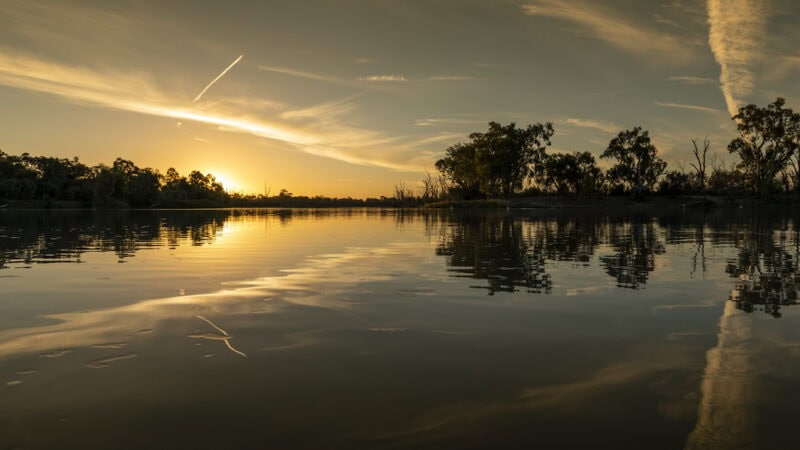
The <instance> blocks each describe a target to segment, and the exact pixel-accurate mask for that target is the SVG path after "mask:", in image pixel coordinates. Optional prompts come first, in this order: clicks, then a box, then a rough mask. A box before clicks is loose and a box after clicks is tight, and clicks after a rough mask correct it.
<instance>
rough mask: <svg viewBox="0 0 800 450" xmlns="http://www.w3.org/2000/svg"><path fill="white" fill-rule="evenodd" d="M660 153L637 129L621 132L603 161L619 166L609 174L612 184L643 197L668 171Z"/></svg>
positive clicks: (602, 156)
mask: <svg viewBox="0 0 800 450" xmlns="http://www.w3.org/2000/svg"><path fill="white" fill-rule="evenodd" d="M657 153H658V151H657V150H656V147H655V146H654V145H653V144H651V143H650V134H649V132H648V131H647V130H642V128H641V127H634V128H633V129H632V130H625V131H621V132H620V133H619V134H618V135H617V137H615V138H614V139H612V140H611V142H609V144H608V148H606V149H605V151H603V154H602V155H600V157H601V158H603V159H614V160H616V165H614V166H613V167H612V168H611V169H609V171H608V177H609V180H610V181H611V182H612V183H614V182H618V183H621V184H623V185H624V186H626V187H627V188H628V190H630V191H633V193H634V194H635V195H636V196H637V197H641V196H642V195H644V194H645V193H646V192H649V191H650V190H651V189H652V188H653V186H654V185H655V184H656V181H658V177H659V176H661V174H662V173H664V170H665V169H666V167H667V163H666V162H664V161H663V160H661V158H659V157H658V156H657Z"/></svg>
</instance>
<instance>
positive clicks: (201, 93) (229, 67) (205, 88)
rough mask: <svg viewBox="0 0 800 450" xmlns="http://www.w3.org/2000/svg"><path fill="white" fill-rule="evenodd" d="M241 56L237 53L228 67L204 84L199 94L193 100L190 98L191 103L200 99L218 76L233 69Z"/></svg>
mask: <svg viewBox="0 0 800 450" xmlns="http://www.w3.org/2000/svg"><path fill="white" fill-rule="evenodd" d="M242 58H244V55H243V54H242V55H239V57H238V58H236V60H235V61H233V62H232V63H231V64H230V65H229V66H228V67H226V68H225V70H223V71H222V72H221V73H220V74H219V75H217V77H216V78H214V79H213V80H211V83H208V84H207V85H206V87H204V88H203V90H202V91H200V93H199V94H197V97H195V98H194V100H192V103H194V102H196V101H198V100H200V99H201V98H202V97H203V94H205V93H206V91H207V90H209V89H211V86H213V85H214V83H216V82H217V81H219V79H220V78H222V77H223V76H225V74H226V73H228V71H229V70H231V69H233V66H235V65H236V64H238V63H239V61H241V60H242Z"/></svg>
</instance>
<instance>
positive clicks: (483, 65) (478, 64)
mask: <svg viewBox="0 0 800 450" xmlns="http://www.w3.org/2000/svg"><path fill="white" fill-rule="evenodd" d="M472 65H473V66H475V67H480V68H482V69H507V68H508V66H507V65H505V64H490V63H481V62H474V63H472Z"/></svg>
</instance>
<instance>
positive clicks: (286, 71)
mask: <svg viewBox="0 0 800 450" xmlns="http://www.w3.org/2000/svg"><path fill="white" fill-rule="evenodd" d="M258 68H259V69H260V70H263V71H265V72H273V73H280V74H283V75H289V76H292V77H298V78H305V79H307V80H315V81H323V82H325V83H331V84H338V85H342V86H356V85H357V84H356V83H354V82H352V81H350V80H345V79H342V78H336V77H332V76H329V75H323V74H319V73H314V72H307V71H304V70H297V69H290V68H288V67H275V66H258Z"/></svg>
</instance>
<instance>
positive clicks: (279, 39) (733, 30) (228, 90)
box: [0, 0, 800, 197]
mask: <svg viewBox="0 0 800 450" xmlns="http://www.w3.org/2000/svg"><path fill="white" fill-rule="evenodd" d="M179 3H180V2H179ZM450 3H453V4H452V5H450ZM617 3H620V2H615V1H608V2H586V1H584V0H574V1H570V2H555V1H550V0H536V1H530V2H526V3H515V2H499V3H498V2H488V1H486V2H484V1H479V2H469V3H467V4H463V3H460V2H457V1H456V0H448V1H446V2H444V3H443V4H441V5H436V6H434V5H428V4H424V3H420V4H418V5H416V6H412V5H411V4H409V5H406V6H401V5H400V4H396V5H393V6H387V5H384V6H380V5H379V4H377V3H375V4H373V3H369V2H367V3H364V2H356V1H344V2H337V6H336V8H330V5H327V4H325V3H324V2H322V3H320V4H319V5H317V7H314V6H312V5H309V10H310V11H313V12H312V13H310V14H309V13H303V14H300V13H299V12H298V11H296V10H295V9H293V8H292V7H290V6H288V5H289V3H284V4H280V3H278V4H270V5H269V6H267V5H255V4H251V5H248V6H247V7H244V8H239V9H237V10H224V11H223V10H219V8H218V7H216V6H215V5H214V3H213V2H200V3H196V2H186V3H185V7H183V8H181V7H178V4H176V3H173V7H174V8H173V7H169V8H167V7H164V6H163V5H161V4H159V3H152V2H151V3H147V2H142V3H137V4H127V5H122V4H113V5H111V4H108V5H106V4H103V5H99V4H98V5H95V4H90V3H88V2H87V3H82V2H78V3H74V4H69V5H67V4H66V3H61V2H36V1H28V2H17V1H11V2H7V3H6V4H4V15H3V18H2V19H0V25H1V26H2V30H3V31H2V32H0V95H2V96H3V99H4V100H3V101H2V102H0V111H2V113H3V117H5V118H6V120H4V121H3V123H2V124H0V135H1V136H2V142H0V148H2V149H3V151H5V152H8V153H13V154H19V153H23V152H28V153H32V154H53V155H60V156H64V157H72V156H79V157H80V158H81V159H82V160H83V161H85V162H86V163H88V164H96V163H100V162H104V163H109V162H111V161H113V159H114V158H116V157H118V156H122V157H125V158H128V159H131V160H134V161H135V162H137V163H138V164H139V165H142V166H150V167H154V168H158V169H159V170H161V171H164V170H166V169H167V168H168V167H175V168H177V169H178V170H180V171H181V172H187V171H190V170H193V169H194V168H196V166H197V165H198V161H197V157H198V156H199V157H200V158H201V161H200V162H201V163H202V164H206V163H214V164H217V163H219V162H222V160H225V161H235V163H236V167H235V168H234V167H232V164H229V168H228V169H226V170H228V175H227V178H228V179H232V178H235V179H236V180H237V182H236V183H235V185H236V188H237V189H241V190H242V191H245V192H254V193H255V192H262V191H263V190H264V186H265V184H266V185H268V186H274V187H275V189H281V188H286V189H288V190H290V191H292V192H295V193H298V194H307V195H314V194H326V195H339V196H346V195H351V196H357V197H364V196H379V195H386V194H390V193H391V192H392V190H393V187H394V186H395V185H397V184H398V183H405V184H407V185H410V186H412V187H415V188H416V187H417V186H419V181H420V179H421V178H422V177H423V176H424V173H425V171H426V170H429V171H430V170H432V168H433V164H434V162H435V161H436V160H437V159H438V158H440V157H441V156H442V155H443V153H444V151H445V149H446V148H447V147H448V146H450V145H453V144H455V143H457V142H461V141H464V140H466V139H467V136H468V134H469V133H471V132H473V131H476V130H480V129H482V128H483V127H485V124H486V123H488V122H489V121H491V120H495V121H500V122H511V121H515V122H518V123H520V124H527V123H536V122H545V121H551V122H553V123H554V126H555V129H556V134H555V135H554V138H553V147H552V150H551V151H554V152H560V151H589V152H591V153H593V154H595V156H597V155H598V154H599V153H600V152H602V150H603V149H604V146H605V144H607V143H608V140H609V139H610V137H612V136H613V135H614V134H615V133H616V132H617V131H619V130H621V129H625V128H629V127H632V126H634V125H641V126H644V127H645V128H647V129H649V130H650V132H651V136H652V137H653V141H654V143H655V144H656V146H657V147H658V148H659V151H660V153H661V154H662V155H664V158H665V159H666V160H667V161H668V162H670V163H678V162H681V161H684V160H685V159H686V158H687V157H688V154H687V145H688V142H689V141H690V139H691V138H696V137H699V136H709V138H710V140H711V141H712V142H724V141H725V140H726V139H729V136H730V135H731V133H733V132H734V131H735V130H734V126H733V123H732V122H731V121H730V114H731V113H732V112H734V111H735V109H736V108H737V107H738V106H741V105H742V104H744V103H745V102H757V103H766V102H767V101H771V100H774V93H775V92H779V93H780V94H781V95H783V96H785V97H786V98H787V99H788V101H789V106H791V104H792V101H793V100H794V98H797V97H800V95H798V94H800V92H797V91H798V89H800V88H798V87H797V84H796V83H793V82H792V80H793V79H794V78H795V77H796V75H797V69H798V67H800V66H798V64H797V55H796V49H794V48H792V47H791V45H790V44H788V42H791V41H792V40H791V39H782V38H781V37H782V36H785V35H786V33H787V32H788V31H790V28H791V26H790V25H789V24H790V23H791V21H786V22H784V21H782V20H777V19H771V18H772V17H776V16H774V15H771V11H773V10H776V9H777V8H779V6H780V7H781V8H784V7H786V8H795V7H796V6H791V7H790V6H789V5H788V4H787V5H784V4H783V3H781V5H778V2H777V0H771V1H769V2H753V1H751V0H737V1H736V2H724V3H723V2H717V1H709V2H707V4H706V3H705V2H701V1H695V2H685V3H684V2H680V3H679V2H673V3H668V4H664V5H656V4H644V3H642V4H637V5H635V7H625V8H622V7H620V5H618V4H617ZM784 3H785V2H784ZM447 5H449V6H447ZM406 10H407V11H406ZM453 10H459V11H460V13H459V15H458V16H457V17H449V18H448V20H446V21H439V20H435V19H433V18H434V17H442V14H444V13H445V12H446V11H453ZM177 11H181V13H180V14H178V13H177ZM212 11H213V14H211V12H212ZM403 11H406V13H408V14H406V13H403ZM411 11H413V13H411ZM209 14H211V15H210V16H209ZM437 14H438V15H437ZM782 14H783V16H786V17H788V16H791V12H787V11H785V10H782ZM211 16H214V17H220V19H221V20H222V21H224V22H225V23H236V27H235V28H229V29H226V30H225V32H222V30H219V31H220V32H217V31H215V28H214V27H210V26H208V24H207V23H206V18H207V17H211ZM421 17H428V18H430V19H426V20H419V18H421ZM476 18H481V23H482V27H481V28H479V29H475V27H473V26H472V25H473V24H474V20H475V19H476ZM285 24H291V27H289V28H288V29H287V28H286V26H285ZM322 24H324V26H323V25H322ZM376 27H377V28H376ZM787 27H788V28H787ZM374 29H392V30H395V31H394V32H393V34H392V33H389V34H375V33H374V31H373V30H374ZM323 30H324V31H323ZM411 30H413V32H412V31H411ZM443 35H444V36H448V39H445V40H442V39H441V38H440V36H443ZM299 37H302V39H300V38H299ZM165 42H169V43H170V45H168V46H167V45H164V43H165ZM354 42H357V43H358V45H355V46H354V45H353V43H354ZM490 42H504V45H503V46H500V47H498V46H495V45H489V44H488V43H490ZM256 43H257V44H256ZM521 55H524V56H522V57H520V56H521ZM766 57H769V58H771V59H772V60H773V61H776V64H772V65H769V66H765V65H760V64H759V61H761V60H763V59H764V58H766ZM541 58H544V59H545V60H546V63H544V60H542V59H541ZM565 74H566V75H565ZM43 94H44V95H43ZM608 105H614V108H609V107H608ZM109 111H111V112H109ZM64 117H69V119H68V120H64V119H63V118H64ZM176 121H179V122H180V123H181V125H180V126H176V124H175V123H176ZM98 123H102V124H103V125H102V127H100V128H98V126H97V124H98ZM43 129H44V130H47V131H46V132H44V133H43V132H42V130H43ZM56 136H58V138H56ZM715 150H716V152H717V153H718V156H719V157H720V158H723V159H725V158H727V154H726V152H724V151H723V149H722V148H716V149H715ZM229 184H231V185H233V183H230V182H229Z"/></svg>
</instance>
